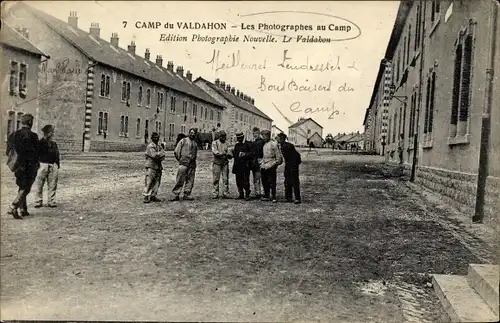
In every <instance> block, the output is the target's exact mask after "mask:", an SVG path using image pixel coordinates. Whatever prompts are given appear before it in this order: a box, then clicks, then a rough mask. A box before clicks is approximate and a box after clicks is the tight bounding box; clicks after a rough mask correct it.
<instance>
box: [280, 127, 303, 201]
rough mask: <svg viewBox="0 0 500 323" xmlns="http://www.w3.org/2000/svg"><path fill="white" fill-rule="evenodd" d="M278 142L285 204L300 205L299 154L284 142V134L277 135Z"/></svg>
mask: <svg viewBox="0 0 500 323" xmlns="http://www.w3.org/2000/svg"><path fill="white" fill-rule="evenodd" d="M278 142H279V145H280V149H281V152H282V154H283V159H284V160H285V173H284V175H285V198H286V200H287V202H294V203H295V204H300V203H301V197H300V181H299V165H300V164H301V163H302V159H301V156H300V153H299V152H298V151H297V150H296V149H295V146H294V145H293V144H292V143H289V142H287V141H286V135H285V134H284V133H280V134H279V135H278ZM292 192H293V194H294V195H295V201H294V200H293V198H292Z"/></svg>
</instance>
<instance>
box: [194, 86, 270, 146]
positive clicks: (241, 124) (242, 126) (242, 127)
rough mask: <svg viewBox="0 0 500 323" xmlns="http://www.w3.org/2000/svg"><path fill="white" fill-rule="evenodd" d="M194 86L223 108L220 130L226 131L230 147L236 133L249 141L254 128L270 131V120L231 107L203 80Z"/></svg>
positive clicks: (234, 140)
mask: <svg viewBox="0 0 500 323" xmlns="http://www.w3.org/2000/svg"><path fill="white" fill-rule="evenodd" d="M195 84H196V85H197V86H199V87H200V88H201V89H202V90H204V91H205V92H207V93H208V94H209V95H210V96H211V97H212V98H213V99H215V100H216V101H217V102H219V103H220V104H221V105H223V106H224V107H225V109H224V111H223V112H222V122H221V128H222V129H223V130H225V131H226V133H227V136H228V140H229V143H230V144H231V145H232V144H234V143H235V142H236V132H238V131H242V132H243V133H244V134H245V138H247V139H249V140H251V138H252V129H253V128H254V127H258V128H259V129H260V130H265V129H267V130H270V129H271V123H272V121H271V120H268V119H265V118H263V117H261V116H259V115H256V114H253V113H250V112H248V111H247V110H244V109H241V108H240V107H237V106H235V105H233V104H232V103H230V102H229V101H227V100H226V99H225V98H224V97H223V96H222V95H220V94H219V93H218V92H217V91H215V90H214V89H212V87H211V86H209V85H207V84H206V83H205V81H203V80H198V81H197V82H195Z"/></svg>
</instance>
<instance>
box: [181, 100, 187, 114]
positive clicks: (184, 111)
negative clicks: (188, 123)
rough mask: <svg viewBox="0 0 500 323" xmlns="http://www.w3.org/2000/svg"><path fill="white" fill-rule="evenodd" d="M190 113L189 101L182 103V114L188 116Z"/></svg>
mask: <svg viewBox="0 0 500 323" xmlns="http://www.w3.org/2000/svg"><path fill="white" fill-rule="evenodd" d="M187 112H188V103H187V101H185V100H184V101H182V114H183V115H187Z"/></svg>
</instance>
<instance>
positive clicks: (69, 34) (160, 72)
mask: <svg viewBox="0 0 500 323" xmlns="http://www.w3.org/2000/svg"><path fill="white" fill-rule="evenodd" d="M16 5H22V6H24V8H26V9H27V10H29V11H30V12H31V13H32V14H33V15H35V16H36V17H38V18H39V19H41V20H42V21H43V22H45V23H46V24H47V25H48V26H49V27H50V28H51V29H53V30H54V31H55V32H56V33H58V34H59V35H61V37H63V38H64V39H66V40H67V41H68V42H70V43H71V44H72V45H73V46H75V47H76V48H77V49H78V50H80V51H81V52H83V53H84V54H85V55H87V56H88V57H90V58H91V59H93V60H95V61H97V62H99V63H101V64H104V65H107V66H110V67H113V68H115V69H118V70H121V71H123V72H126V73H130V74H133V75H135V76H137V77H139V78H142V79H145V80H148V81H150V82H154V83H156V84H159V85H162V86H165V87H168V88H170V89H173V90H175V91H178V92H181V93H185V94H188V95H190V96H192V97H195V98H197V99H199V100H201V101H204V102H206V103H210V104H213V105H216V106H219V107H222V108H224V106H222V105H221V104H220V103H218V102H217V101H215V100H214V99H213V98H212V97H211V96H210V95H208V94H207V93H206V92H205V91H203V90H202V89H200V88H199V87H198V86H196V85H195V84H194V83H193V82H192V81H189V80H188V79H187V78H185V77H181V76H180V75H178V74H177V73H175V72H173V71H168V70H167V69H166V68H165V67H160V66H158V65H156V64H155V63H154V62H151V61H146V60H145V59H144V58H143V57H140V56H138V55H136V54H132V53H129V52H128V51H127V50H125V49H122V48H116V47H113V46H112V45H111V44H110V43H109V42H107V41H105V40H104V39H101V38H99V39H96V38H94V37H92V36H90V34H89V33H88V32H85V31H83V30H81V29H78V28H76V29H74V28H72V27H71V26H70V25H69V24H68V23H67V22H65V21H62V20H60V19H57V18H55V17H53V16H51V15H49V14H47V13H45V12H43V11H40V10H38V9H35V8H33V7H31V6H29V5H27V4H26V3H23V2H19V3H17V4H16Z"/></svg>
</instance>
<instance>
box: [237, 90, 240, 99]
mask: <svg viewBox="0 0 500 323" xmlns="http://www.w3.org/2000/svg"><path fill="white" fill-rule="evenodd" d="M236 96H237V97H240V98H241V96H240V90H236Z"/></svg>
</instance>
